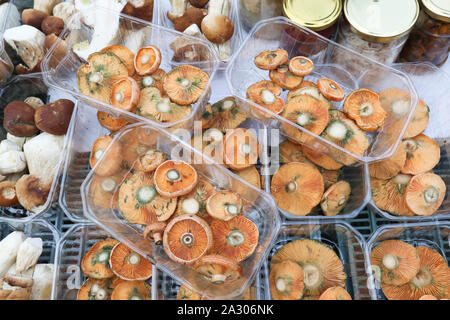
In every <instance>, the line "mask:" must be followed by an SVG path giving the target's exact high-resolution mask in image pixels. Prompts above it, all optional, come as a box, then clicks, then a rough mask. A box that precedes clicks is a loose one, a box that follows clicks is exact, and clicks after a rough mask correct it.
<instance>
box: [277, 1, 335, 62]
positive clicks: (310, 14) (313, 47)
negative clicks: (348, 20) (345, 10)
mask: <svg viewBox="0 0 450 320" xmlns="http://www.w3.org/2000/svg"><path fill="white" fill-rule="evenodd" d="M341 12H342V0H284V1H283V14H284V16H285V17H287V18H289V19H290V20H292V21H293V22H295V23H297V24H299V25H301V26H304V27H307V28H309V29H310V30H312V31H315V32H316V33H318V34H320V35H322V36H324V37H325V38H328V39H333V38H334V36H335V34H336V30H337V25H338V24H337V22H338V20H339V17H340V14H341ZM283 31H284V32H283V33H282V35H281V40H280V43H281V45H282V46H283V47H285V48H290V49H292V48H293V51H291V52H293V53H294V54H295V55H302V56H307V57H310V58H314V56H315V55H317V54H319V53H320V52H323V51H324V50H325V49H326V47H327V43H326V42H325V41H323V40H321V39H318V38H317V36H316V35H315V34H313V33H308V32H305V31H303V30H301V29H298V28H295V27H287V28H286V29H285V30H283Z"/></svg>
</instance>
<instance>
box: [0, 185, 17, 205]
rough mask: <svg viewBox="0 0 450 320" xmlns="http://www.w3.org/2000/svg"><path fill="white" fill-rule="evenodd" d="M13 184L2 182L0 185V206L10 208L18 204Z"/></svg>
mask: <svg viewBox="0 0 450 320" xmlns="http://www.w3.org/2000/svg"><path fill="white" fill-rule="evenodd" d="M15 185H16V184H15V183H14V182H11V181H3V182H1V183H0V206H2V207H11V206H15V205H17V204H18V203H19V201H18V200H17V196H16V189H15Z"/></svg>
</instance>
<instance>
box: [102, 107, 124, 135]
mask: <svg viewBox="0 0 450 320" xmlns="http://www.w3.org/2000/svg"><path fill="white" fill-rule="evenodd" d="M97 120H98V122H99V123H100V125H101V126H102V127H103V128H106V129H108V130H111V131H119V130H120V129H122V128H123V127H125V126H126V125H127V124H128V121H127V120H125V119H122V118H120V117H115V116H113V115H112V114H110V113H108V112H105V111H101V110H99V111H97Z"/></svg>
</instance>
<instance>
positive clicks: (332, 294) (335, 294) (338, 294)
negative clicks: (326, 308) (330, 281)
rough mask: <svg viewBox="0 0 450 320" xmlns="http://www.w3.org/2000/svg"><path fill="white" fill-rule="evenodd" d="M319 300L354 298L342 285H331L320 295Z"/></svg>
mask: <svg viewBox="0 0 450 320" xmlns="http://www.w3.org/2000/svg"><path fill="white" fill-rule="evenodd" d="M319 300H352V297H351V296H350V294H349V293H348V292H347V290H345V289H344V288H342V287H331V288H328V289H327V290H325V292H324V293H322V294H321V295H320V297H319Z"/></svg>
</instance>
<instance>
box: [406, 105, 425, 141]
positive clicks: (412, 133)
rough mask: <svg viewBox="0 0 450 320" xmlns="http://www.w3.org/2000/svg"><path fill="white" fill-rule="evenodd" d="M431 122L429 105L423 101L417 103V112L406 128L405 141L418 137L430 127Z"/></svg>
mask: <svg viewBox="0 0 450 320" xmlns="http://www.w3.org/2000/svg"><path fill="white" fill-rule="evenodd" d="M429 120H430V108H429V107H428V105H427V104H426V103H425V102H424V101H423V100H421V99H419V102H418V103H417V107H416V111H415V112H414V116H413V118H412V120H411V122H410V123H409V125H408V127H407V128H406V131H405V134H404V135H403V139H408V138H412V137H416V136H418V135H419V134H421V133H422V132H424V131H425V129H426V128H427V126H428V121H429Z"/></svg>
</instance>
